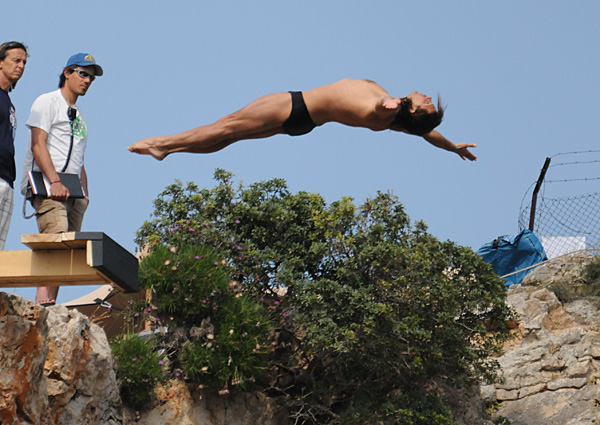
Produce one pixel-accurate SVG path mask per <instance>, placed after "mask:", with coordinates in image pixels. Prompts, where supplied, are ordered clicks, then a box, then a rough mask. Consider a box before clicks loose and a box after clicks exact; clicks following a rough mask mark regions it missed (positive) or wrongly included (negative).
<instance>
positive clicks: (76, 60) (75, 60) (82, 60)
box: [65, 53, 104, 77]
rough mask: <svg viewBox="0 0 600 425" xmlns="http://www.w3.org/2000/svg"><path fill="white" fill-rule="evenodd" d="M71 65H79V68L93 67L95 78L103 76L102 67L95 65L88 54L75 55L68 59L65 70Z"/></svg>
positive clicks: (92, 58)
mask: <svg viewBox="0 0 600 425" xmlns="http://www.w3.org/2000/svg"><path fill="white" fill-rule="evenodd" d="M71 65H81V66H93V67H94V68H96V77H100V76H101V75H102V74H104V71H103V70H102V67H101V66H100V65H98V64H96V61H95V60H94V57H93V56H92V55H90V54H89V53H77V54H75V55H73V56H71V57H70V58H69V60H68V61H67V64H66V65H65V68H66V67H68V66H71Z"/></svg>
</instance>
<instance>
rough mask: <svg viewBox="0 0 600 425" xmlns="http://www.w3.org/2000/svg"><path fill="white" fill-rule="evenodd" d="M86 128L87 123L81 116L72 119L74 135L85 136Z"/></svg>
mask: <svg viewBox="0 0 600 425" xmlns="http://www.w3.org/2000/svg"><path fill="white" fill-rule="evenodd" d="M86 130H87V129H86V127H85V123H84V122H83V121H82V120H81V119H80V118H79V116H77V117H75V119H74V120H73V121H71V133H73V136H77V137H80V138H84V137H85V132H86Z"/></svg>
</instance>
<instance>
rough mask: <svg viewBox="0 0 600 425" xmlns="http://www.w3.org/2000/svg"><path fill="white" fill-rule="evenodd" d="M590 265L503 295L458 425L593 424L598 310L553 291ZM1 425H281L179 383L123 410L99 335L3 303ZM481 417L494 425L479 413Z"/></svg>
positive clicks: (237, 397)
mask: <svg viewBox="0 0 600 425" xmlns="http://www.w3.org/2000/svg"><path fill="white" fill-rule="evenodd" d="M589 260H590V257H589V256H581V255H579V256H571V257H566V258H564V259H562V260H560V261H553V262H552V263H548V264H546V265H544V266H540V267H538V268H537V269H535V270H534V271H533V272H532V273H530V274H529V275H528V276H527V277H526V279H525V281H524V282H523V284H521V285H514V286H512V287H511V288H510V289H509V292H508V303H510V304H511V305H512V306H513V307H514V308H515V309H516V310H517V312H518V313H519V320H518V322H517V323H515V324H514V326H515V329H514V332H515V338H514V339H513V340H511V341H510V343H509V344H508V345H507V346H506V349H505V352H504V354H503V355H502V356H500V357H499V358H498V361H499V363H500V365H501V366H502V374H503V381H502V382H501V383H497V384H494V385H484V386H482V387H481V389H480V390H481V391H480V395H481V397H480V395H479V394H477V395H476V396H467V395H465V394H462V393H456V392H453V390H452V389H446V390H445V393H446V397H445V400H446V401H447V402H448V404H449V405H451V406H452V409H453V411H454V412H455V417H456V419H457V422H458V423H459V424H461V425H463V424H464V425H474V424H492V423H493V422H492V421H496V422H499V423H509V422H506V421H502V418H506V419H507V420H508V421H510V423H511V424H512V425H538V424H539V425H542V424H543V425H552V424H557V425H559V424H560V425H570V424H572V425H575V424H578V425H587V424H589V425H591V424H599V423H600V408H599V406H600V385H599V384H600V325H599V323H598V319H599V318H600V317H599V309H598V301H594V300H591V299H587V300H578V301H574V302H570V303H566V304H563V303H561V302H560V301H559V300H558V299H557V297H556V296H555V295H554V293H553V292H552V291H550V290H549V287H550V284H557V283H562V284H564V285H571V284H573V283H574V281H575V280H576V276H577V275H578V273H579V270H580V269H581V266H582V265H583V264H585V263H586V262H588V261H589ZM0 347H1V349H0V423H1V424H4V425H13V424H14V425H21V424H23V425H24V424H42V425H53V424H56V425H58V424H60V425H75V424H78V425H80V424H102V425H129V424H144V425H153V424H157V425H158V424H160V425H168V424H173V425H175V424H177V425H207V424H210V425H222V424H228V425H242V424H244V425H258V424H260V425H283V424H289V423H290V421H289V419H288V418H287V415H286V412H285V411H284V410H283V409H282V408H281V407H279V406H278V405H277V403H276V402H274V400H273V399H269V398H268V397H265V396H263V395H261V394H231V395H229V396H217V395H211V394H207V393H204V392H202V391H200V390H198V389H193V388H189V387H188V386H187V385H185V384H184V383H183V382H181V381H171V382H169V383H167V384H166V385H164V386H160V387H159V388H158V389H157V391H156V393H155V398H156V402H155V404H154V406H153V408H152V409H149V410H147V411H144V412H135V411H132V410H129V409H123V406H122V404H121V400H120V398H119V394H118V386H117V381H116V377H115V374H114V370H113V360H112V356H111V351H110V346H109V344H108V341H107V339H106V336H105V334H104V331H103V330H102V329H101V328H100V327H98V326H97V325H95V324H93V323H90V321H89V320H88V318H87V317H86V316H84V315H83V314H81V313H79V312H78V311H76V310H68V309H67V308H65V307H62V306H55V307H50V308H42V307H38V306H36V305H34V304H33V303H32V302H30V301H28V300H25V299H23V298H20V297H17V296H13V295H9V294H5V293H0ZM484 408H487V410H488V412H491V416H489V415H487V414H486V413H485V409H484Z"/></svg>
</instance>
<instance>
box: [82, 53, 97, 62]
mask: <svg viewBox="0 0 600 425" xmlns="http://www.w3.org/2000/svg"><path fill="white" fill-rule="evenodd" d="M83 60H84V61H86V62H92V63H96V61H95V60H94V58H93V57H92V55H86V56H85V57H84V58H83Z"/></svg>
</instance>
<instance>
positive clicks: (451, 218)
mask: <svg viewBox="0 0 600 425" xmlns="http://www.w3.org/2000/svg"><path fill="white" fill-rule="evenodd" d="M2 16H3V20H2V21H3V22H2V40H1V41H8V40H19V41H23V42H25V43H26V44H27V45H28V46H29V49H30V58H29V63H28V65H27V68H26V70H25V74H24V76H23V78H22V79H21V80H20V81H19V84H18V87H17V88H16V90H15V91H13V92H12V94H11V98H12V100H13V103H14V104H15V106H16V108H17V116H18V123H19V125H18V129H17V140H16V151H17V168H18V173H19V174H20V173H21V171H22V163H23V157H24V151H25V146H26V137H27V128H26V126H25V121H26V120H27V116H28V114H29V108H30V107H31V104H32V102H33V101H34V99H35V98H36V97H37V96H39V95H40V94H42V93H45V92H48V91H51V90H54V89H56V87H57V83H58V75H59V74H60V72H61V70H62V68H63V66H64V64H65V62H66V60H67V58H68V57H69V56H70V55H72V54H74V53H77V52H89V53H92V54H93V55H94V57H95V58H96V60H97V62H98V63H99V64H100V65H102V66H103V68H104V72H105V75H104V76H103V77H100V78H98V79H97V80H96V81H95V82H94V83H93V85H92V87H91V89H90V90H89V92H88V94H87V95H86V96H85V97H83V98H80V100H79V102H78V105H79V107H80V108H82V109H83V110H84V111H85V112H86V113H87V116H88V121H89V122H88V125H89V140H88V149H87V153H86V170H87V172H88V176H89V182H90V183H89V186H90V193H91V202H90V206H89V209H88V212H87V215H86V218H85V220H84V225H83V230H84V231H101V232H104V233H106V234H107V235H109V236H110V237H112V238H113V239H115V240H116V241H117V242H119V243H120V244H121V245H123V246H124V247H125V248H127V249H128V250H131V251H133V250H134V249H135V245H134V243H133V238H134V235H135V232H136V230H137V229H139V227H140V226H141V224H142V223H143V222H144V220H146V219H148V218H149V216H150V213H151V211H152V201H153V200H154V199H155V198H156V196H157V195H158V193H160V192H161V191H162V190H163V189H164V188H165V186H167V185H169V184H171V183H173V182H174V180H175V179H180V180H182V181H184V182H187V181H194V182H195V183H197V184H198V185H200V186H208V187H211V186H212V185H213V180H212V175H213V172H214V170H215V168H223V169H226V170H229V171H232V172H233V173H235V174H236V176H237V178H238V180H241V181H243V182H245V183H252V182H255V181H260V180H265V179H270V178H283V179H285V180H286V181H287V183H288V185H289V187H290V189H291V190H292V191H294V192H296V191H299V190H305V191H310V192H319V193H320V194H321V195H323V196H324V197H325V199H326V200H327V201H328V202H332V201H334V200H337V199H339V198H340V197H342V196H346V195H347V196H352V197H354V199H355V201H356V202H357V203H360V202H362V201H364V199H365V198H366V197H367V196H369V195H374V194H375V193H376V192H377V191H378V190H384V191H385V190H391V191H393V192H394V193H395V194H396V195H397V196H398V197H399V199H400V201H401V202H402V203H403V204H404V206H405V208H406V211H407V212H408V214H409V215H410V217H411V218H412V219H413V220H424V221H425V222H426V223H427V224H428V226H429V230H430V232H431V233H432V234H434V235H435V236H437V237H438V238H440V239H442V240H445V239H450V240H452V241H455V242H457V243H458V244H460V245H465V246H470V247H472V248H474V249H477V248H478V247H480V246H481V245H482V244H484V243H485V242H487V241H489V240H492V239H494V238H495V237H497V236H499V235H503V234H507V233H515V232H516V231H517V230H518V224H517V220H518V214H519V208H520V205H521V200H522V198H523V195H524V193H525V191H526V190H527V188H528V187H529V186H530V184H531V183H532V182H533V181H535V180H536V178H537V176H538V174H539V171H540V168H541V167H542V164H543V162H544V159H545V158H546V157H547V156H552V155H554V154H556V153H559V152H565V151H576V150H590V149H597V148H598V141H599V139H598V136H597V134H598V118H597V114H598V102H599V99H600V89H599V87H600V86H599V84H598V75H599V74H600V72H599V71H600V69H599V60H600V59H599V55H598V43H599V41H600V29H599V25H598V23H599V22H600V3H599V2H597V1H592V0H589V1H585V0H582V1H576V2H567V1H562V2H560V1H542V0H534V1H528V2H523V1H512V0H511V1H502V2H499V1H498V2H496V1H491V2H481V1H454V2H446V1H422V2H408V1H399V0H393V1H391V0H390V1H373V2H358V1H348V2H323V1H313V0H308V1H307V0H305V1H302V2H291V1H253V2H249V1H227V2H225V1H224V2H199V1H170V2H159V1H148V0H146V1H118V2H117V1H114V0H104V1H96V2H92V1H87V2H86V1H79V2H48V1H40V0H32V1H26V2H25V1H11V2H8V1H6V2H4V3H3V5H2ZM345 77H351V78H368V79H372V80H375V81H377V82H378V83H380V84H381V85H382V86H383V87H384V88H386V89H387V90H388V91H389V92H390V93H391V94H392V95H394V96H404V95H406V94H408V93H409V92H410V91H412V90H419V91H421V92H424V93H428V94H431V95H436V94H437V93H438V92H439V93H440V94H441V95H442V98H443V100H444V102H445V103H446V104H447V106H448V108H447V111H446V118H445V121H444V122H443V123H442V125H441V126H440V127H439V128H438V130H439V131H440V132H442V133H443V134H444V135H445V136H446V137H447V138H449V139H450V140H452V141H454V142H469V143H477V144H478V147H477V148H476V149H474V150H473V152H474V153H475V154H476V155H477V156H478V157H479V160H478V161H477V162H475V163H469V162H464V161H462V160H461V159H460V158H459V157H458V156H457V155H455V154H451V153H448V152H445V151H442V150H438V149H436V148H434V147H433V146H430V145H429V144H427V143H426V142H424V141H423V140H422V139H420V138H417V137H414V136H408V135H403V134H398V133H392V132H379V133H375V132H371V131H369V130H366V129H356V128H348V127H344V126H342V125H338V124H326V125H325V126H323V127H321V128H318V129H315V130H314V131H313V132H312V133H310V134H308V135H305V136H301V137H295V138H292V137H289V136H283V135H282V136H276V137H273V138H270V139H265V140H259V141H246V142H240V143H238V144H234V145H232V146H230V147H228V148H226V149H225V150H223V151H221V152H218V153H214V154H210V155H192V154H175V155H172V156H170V157H168V158H167V159H165V160H164V161H163V162H158V161H156V160H154V159H153V158H151V157H146V156H138V155H134V154H131V153H129V152H128V151H127V150H126V147H127V146H128V145H129V144H131V143H133V142H135V141H137V140H139V139H142V138H144V137H148V136H154V135H166V134H172V133H176V132H179V131H183V130H187V129H190V128H192V127H196V126H198V125H201V124H207V123H210V122H212V121H214V120H216V119H218V118H220V117H221V116H223V115H225V114H227V113H229V112H233V111H234V110H237V109H239V108H241V107H242V106H244V105H245V104H247V103H249V102H250V101H252V100H254V99H255V98H257V97H259V96H261V95H264V94H267V93H271V92H280V91H288V90H306V89H310V88H313V87H316V86H318V85H323V84H327V83H332V82H334V81H337V80H338V79H341V78H345ZM15 198H16V199H15V211H14V214H13V219H12V225H11V229H10V233H9V238H8V241H7V244H6V249H8V250H19V249H27V248H25V247H24V246H23V245H22V244H21V243H20V235H21V234H27V233H37V227H36V225H35V221H34V220H28V221H26V220H24V219H23V218H22V215H21V206H22V197H21V195H20V194H19V195H17V196H16V197H15ZM29 208H30V207H29ZM90 289H91V288H89V287H79V288H75V287H65V288H63V289H62V290H61V294H60V295H59V302H64V301H67V300H69V299H72V298H77V297H79V296H81V295H83V294H84V293H86V292H87V291H89V290H90ZM11 292H13V291H12V290H11ZM14 292H15V293H17V294H19V295H23V296H26V297H28V298H32V297H33V290H29V289H19V290H16V291H14Z"/></svg>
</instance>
